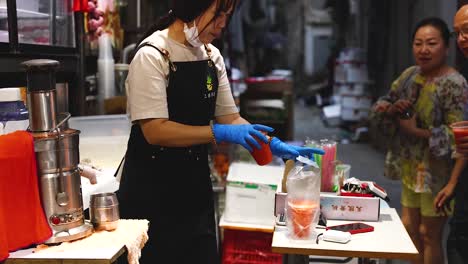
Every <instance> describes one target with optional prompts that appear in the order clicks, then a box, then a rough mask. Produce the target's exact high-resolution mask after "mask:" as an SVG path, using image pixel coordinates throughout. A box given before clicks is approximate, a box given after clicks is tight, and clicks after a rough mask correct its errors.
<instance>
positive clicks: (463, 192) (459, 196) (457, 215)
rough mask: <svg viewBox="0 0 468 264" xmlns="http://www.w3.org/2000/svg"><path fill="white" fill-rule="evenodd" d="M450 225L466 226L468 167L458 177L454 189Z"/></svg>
mask: <svg viewBox="0 0 468 264" xmlns="http://www.w3.org/2000/svg"><path fill="white" fill-rule="evenodd" d="M451 224H452V225H459V224H468V167H467V168H465V169H464V170H463V172H462V174H461V175H460V178H459V179H458V183H457V187H456V189H455V209H454V212H453V217H452V219H451Z"/></svg>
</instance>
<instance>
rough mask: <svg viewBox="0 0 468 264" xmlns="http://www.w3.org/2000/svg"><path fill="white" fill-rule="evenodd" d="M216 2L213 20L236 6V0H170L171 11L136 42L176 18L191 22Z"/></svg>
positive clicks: (163, 27)
mask: <svg viewBox="0 0 468 264" xmlns="http://www.w3.org/2000/svg"><path fill="white" fill-rule="evenodd" d="M214 2H217V3H218V5H217V6H216V11H215V16H214V18H213V19H215V18H216V17H217V16H218V15H219V14H220V13H221V12H226V11H228V10H230V9H234V8H235V7H236V6H237V2H238V0H172V1H171V3H170V8H171V10H170V11H169V12H168V13H167V15H165V16H163V17H161V18H159V20H158V22H157V23H156V24H154V25H152V26H151V27H150V28H149V29H148V30H147V31H146V32H145V34H143V36H142V37H141V38H140V41H138V44H139V43H141V41H143V40H144V39H145V38H147V37H149V36H150V35H151V34H153V33H154V32H155V31H158V30H163V29H166V28H168V27H169V26H170V25H171V24H172V23H174V21H175V20H176V18H178V19H180V20H182V21H184V22H185V23H188V22H191V21H193V20H194V19H195V18H197V17H198V16H200V15H201V14H203V12H205V11H206V10H208V8H209V7H210V6H211V5H212V4H213V3H214Z"/></svg>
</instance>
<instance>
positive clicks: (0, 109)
mask: <svg viewBox="0 0 468 264" xmlns="http://www.w3.org/2000/svg"><path fill="white" fill-rule="evenodd" d="M0 123H1V125H0V134H8V133H11V132H14V131H16V130H26V129H27V128H28V126H29V113H28V110H27V108H26V106H25V104H24V102H23V101H22V100H21V90H20V88H0Z"/></svg>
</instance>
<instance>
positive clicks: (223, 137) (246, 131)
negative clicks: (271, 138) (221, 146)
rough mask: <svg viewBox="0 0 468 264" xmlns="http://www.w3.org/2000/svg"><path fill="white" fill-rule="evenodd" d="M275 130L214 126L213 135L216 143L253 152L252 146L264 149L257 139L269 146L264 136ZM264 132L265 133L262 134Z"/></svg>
mask: <svg viewBox="0 0 468 264" xmlns="http://www.w3.org/2000/svg"><path fill="white" fill-rule="evenodd" d="M273 130H274V129H273V128H271V127H268V126H264V125H259V124H255V125H251V124H242V125H223V124H215V125H213V133H214V137H215V139H216V142H229V143H236V144H239V145H242V146H243V147H244V148H246V149H247V150H248V151H250V152H252V151H253V149H252V147H251V146H253V147H255V148H257V149H261V148H262V147H261V146H260V144H259V143H258V142H257V140H256V139H259V140H261V141H263V142H264V143H265V144H268V138H267V137H266V136H265V135H264V133H265V134H267V133H270V132H273ZM262 132H263V133H262Z"/></svg>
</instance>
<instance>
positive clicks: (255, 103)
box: [247, 99, 285, 110]
mask: <svg viewBox="0 0 468 264" xmlns="http://www.w3.org/2000/svg"><path fill="white" fill-rule="evenodd" d="M247 107H255V108H262V107H266V108H276V109H282V110H284V109H285V106H284V102H283V100H281V99H264V100H248V101H247Z"/></svg>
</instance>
